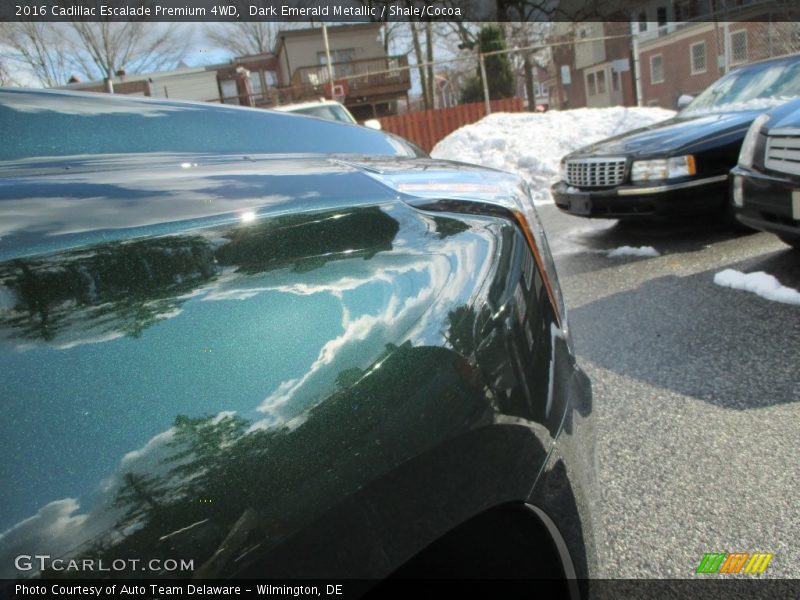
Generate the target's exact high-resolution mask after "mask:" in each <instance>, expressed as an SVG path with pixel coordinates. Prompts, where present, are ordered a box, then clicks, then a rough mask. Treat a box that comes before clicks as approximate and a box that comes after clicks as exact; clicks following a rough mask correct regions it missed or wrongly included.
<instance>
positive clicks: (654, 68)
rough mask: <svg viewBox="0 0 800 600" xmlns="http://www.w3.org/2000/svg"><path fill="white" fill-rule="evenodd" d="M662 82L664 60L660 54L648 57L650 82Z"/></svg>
mask: <svg viewBox="0 0 800 600" xmlns="http://www.w3.org/2000/svg"><path fill="white" fill-rule="evenodd" d="M663 82H664V60H663V58H662V57H661V55H660V54H654V55H653V56H651V57H650V83H663Z"/></svg>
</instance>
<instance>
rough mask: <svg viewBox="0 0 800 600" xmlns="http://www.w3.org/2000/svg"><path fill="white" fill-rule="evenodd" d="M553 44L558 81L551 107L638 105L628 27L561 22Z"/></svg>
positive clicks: (551, 90)
mask: <svg viewBox="0 0 800 600" xmlns="http://www.w3.org/2000/svg"><path fill="white" fill-rule="evenodd" d="M599 38H608V39H599ZM552 41H553V47H552V48H553V50H552V51H553V65H554V68H555V72H556V79H555V81H552V82H551V85H550V87H549V90H548V92H549V96H550V106H551V107H553V108H582V107H592V108H598V107H604V106H633V105H635V104H636V99H635V95H634V87H633V77H632V74H631V65H632V61H631V58H632V55H631V48H630V29H629V25H628V24H627V23H623V22H618V21H608V22H600V21H595V22H585V23H567V22H561V23H557V24H556V26H555V28H554V33H553V36H552Z"/></svg>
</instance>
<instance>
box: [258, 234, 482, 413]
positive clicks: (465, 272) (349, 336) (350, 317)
mask: <svg viewBox="0 0 800 600" xmlns="http://www.w3.org/2000/svg"><path fill="white" fill-rule="evenodd" d="M482 246H483V245H482V244H479V243H474V244H465V243H464V242H463V240H462V241H461V242H460V243H454V242H446V243H443V244H442V245H441V249H442V252H441V253H437V254H435V255H425V256H419V257H418V258H416V259H415V260H406V261H404V263H403V267H402V268H395V269H393V268H384V269H377V270H374V271H373V272H372V273H371V274H370V276H369V277H365V278H364V279H363V280H359V279H357V278H350V279H349V280H348V281H346V282H345V281H342V280H333V281H331V282H330V283H321V284H299V283H298V284H293V285H287V286H278V287H275V288H272V289H275V290H279V291H282V292H286V293H294V294H299V295H309V294H313V293H324V292H327V293H330V294H332V295H333V296H335V297H336V298H338V299H339V300H340V301H341V302H342V329H343V331H342V333H341V334H340V335H339V336H337V337H336V338H334V339H332V340H329V341H328V342H327V343H325V344H324V345H323V347H322V348H321V349H320V351H319V353H318V355H317V358H316V359H315V360H314V362H313V363H312V364H311V366H310V367H309V369H308V371H307V372H306V373H305V374H304V375H303V376H302V377H299V378H294V379H291V380H287V381H284V382H282V383H281V384H280V385H279V386H278V388H277V389H276V390H275V391H274V392H272V393H271V394H270V395H269V396H267V398H265V399H264V401H263V402H262V403H261V405H260V406H259V407H258V410H259V411H260V412H263V413H266V415H267V417H266V418H265V419H264V420H263V421H260V422H259V423H258V424H257V426H259V427H266V426H269V424H272V425H275V424H278V423H280V424H284V423H285V422H286V420H287V419H293V418H297V417H298V415H300V414H301V413H302V412H303V411H305V410H307V409H308V408H309V405H310V404H312V403H313V402H315V401H316V400H318V395H319V394H321V393H323V392H324V391H325V390H329V389H331V388H332V387H334V383H335V380H336V377H337V376H338V374H339V373H340V372H342V371H343V370H345V369H347V368H351V367H354V366H355V367H359V368H366V367H367V366H369V365H368V364H363V361H364V356H369V357H370V360H374V359H376V358H377V357H378V356H379V355H380V354H381V352H383V351H384V344H385V342H386V340H393V343H396V344H400V343H402V342H403V341H404V340H410V341H411V342H412V343H414V344H418V343H421V342H422V341H423V338H424V336H425V335H430V334H432V335H434V336H436V337H438V338H441V335H442V332H441V331H440V330H438V329H437V330H436V331H434V332H430V331H429V327H430V326H429V324H430V323H436V324H439V323H442V322H444V321H445V320H446V314H447V312H448V311H449V310H452V308H453V307H454V306H455V305H456V303H464V302H465V301H466V299H465V298H461V297H460V295H461V294H463V293H464V292H463V290H464V289H470V290H472V291H473V292H474V289H473V288H472V287H468V288H465V286H467V285H468V282H469V281H470V280H474V279H476V278H479V277H482V276H483V272H482V271H483V270H484V269H486V268H489V267H488V266H486V265H484V264H483V263H485V262H486V261H483V260H480V259H481V257H480V256H479V248H481V247H482ZM484 252H485V250H484ZM479 267H480V268H479ZM376 284H377V285H380V286H382V287H383V288H384V290H385V291H384V294H383V296H384V297H385V298H387V300H386V301H385V302H384V304H383V306H382V307H381V309H380V310H379V311H378V312H376V313H373V314H364V315H359V316H354V314H353V313H354V311H355V310H356V308H355V307H356V305H357V304H358V296H359V294H365V295H370V296H373V297H374V296H376V295H380V294H376V292H375V289H374V286H375V285H376ZM362 287H363V289H360V288H362ZM345 292H348V293H347V294H345ZM350 300H352V304H353V306H352V307H351V306H350V305H349V301H350ZM254 427H256V426H254Z"/></svg>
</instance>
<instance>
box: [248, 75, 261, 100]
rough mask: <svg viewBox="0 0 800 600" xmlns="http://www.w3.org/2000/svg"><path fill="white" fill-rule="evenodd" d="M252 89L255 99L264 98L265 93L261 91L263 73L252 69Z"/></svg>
mask: <svg viewBox="0 0 800 600" xmlns="http://www.w3.org/2000/svg"><path fill="white" fill-rule="evenodd" d="M250 90H251V92H252V94H253V100H263V99H264V94H263V93H262V91H261V74H260V73H259V72H258V71H250Z"/></svg>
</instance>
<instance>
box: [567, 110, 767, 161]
mask: <svg viewBox="0 0 800 600" xmlns="http://www.w3.org/2000/svg"><path fill="white" fill-rule="evenodd" d="M758 114H759V113H758V111H743V112H730V113H711V114H709V113H704V114H694V115H680V114H679V115H677V116H675V117H673V118H671V119H667V120H666V121H661V122H659V123H655V124H653V125H649V126H647V127H643V128H641V129H635V130H633V131H629V132H627V133H624V134H621V135H618V136H614V137H611V138H608V139H606V140H603V141H601V142H597V143H595V144H591V145H589V146H586V147H584V148H581V149H580V150H577V151H575V152H573V153H572V154H570V155H569V156H570V157H581V156H597V155H604V156H610V155H624V156H634V157H647V156H664V155H676V154H679V153H680V152H681V151H683V150H691V149H693V148H695V147H697V146H700V145H706V144H707V143H709V142H712V143H713V141H714V140H716V139H720V140H722V139H725V141H728V139H729V135H730V134H736V133H739V132H740V133H741V135H742V136H744V134H745V132H746V131H747V128H748V127H749V126H750V123H752V122H753V119H755V118H756V116H757V115H758Z"/></svg>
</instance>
